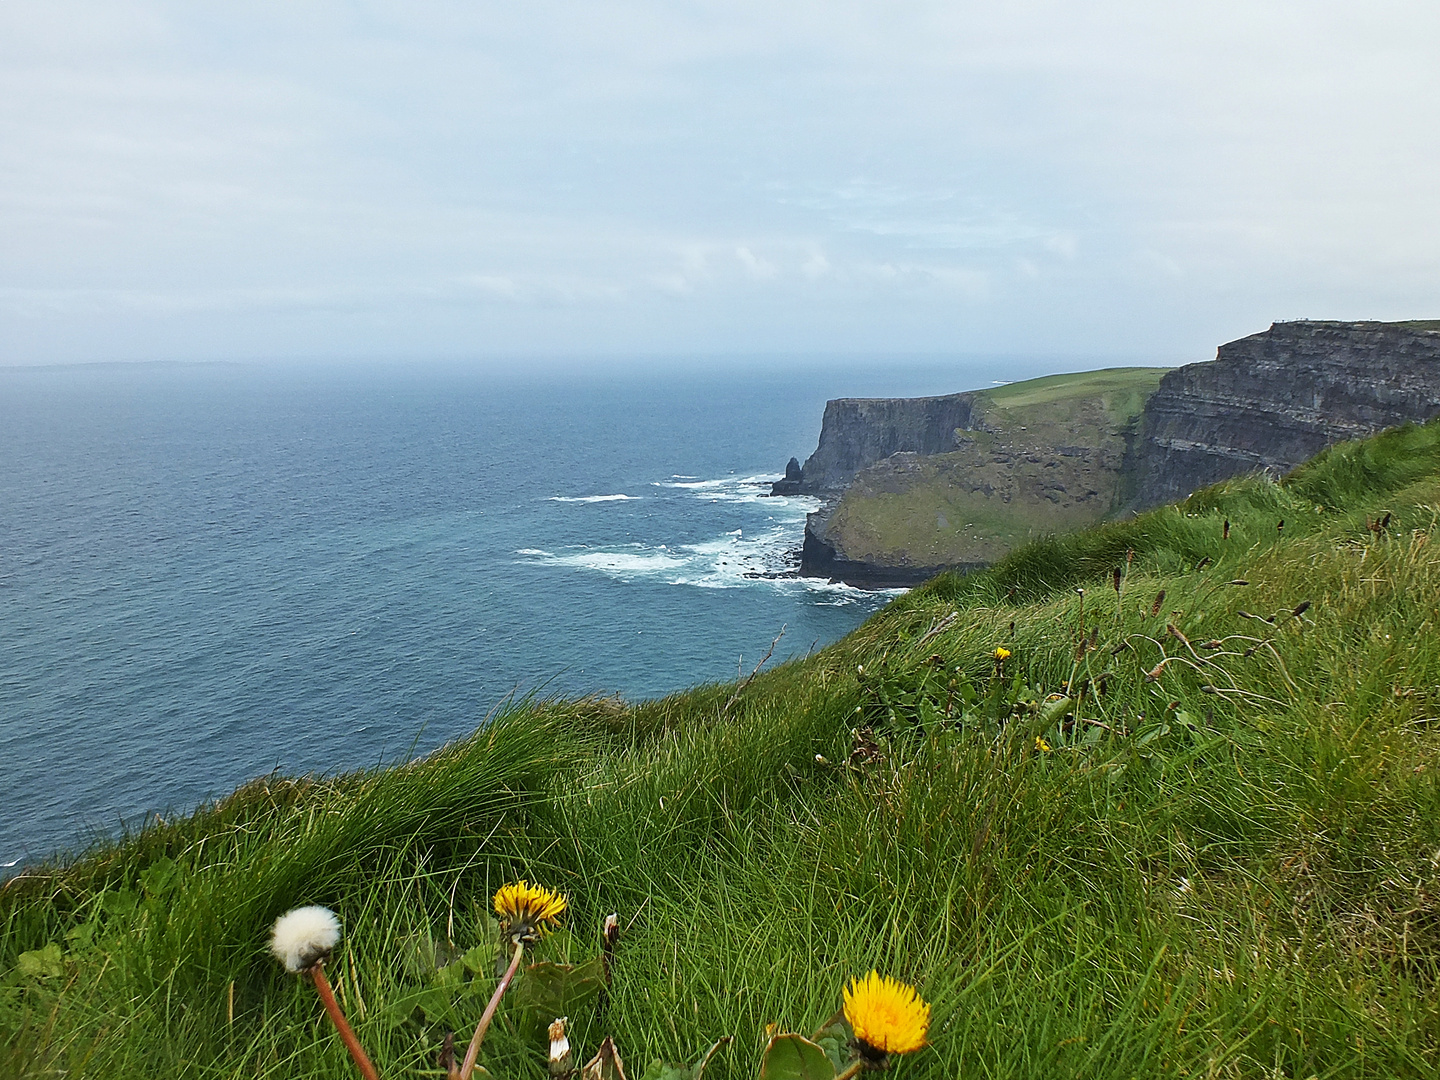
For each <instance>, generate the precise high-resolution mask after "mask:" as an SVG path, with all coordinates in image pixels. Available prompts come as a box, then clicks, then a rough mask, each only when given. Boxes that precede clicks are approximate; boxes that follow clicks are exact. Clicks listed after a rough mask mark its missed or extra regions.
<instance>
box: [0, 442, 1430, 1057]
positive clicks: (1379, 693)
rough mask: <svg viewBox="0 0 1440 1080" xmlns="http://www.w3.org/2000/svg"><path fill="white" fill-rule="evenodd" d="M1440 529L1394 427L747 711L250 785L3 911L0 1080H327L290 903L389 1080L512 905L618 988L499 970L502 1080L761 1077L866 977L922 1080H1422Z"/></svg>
mask: <svg viewBox="0 0 1440 1080" xmlns="http://www.w3.org/2000/svg"><path fill="white" fill-rule="evenodd" d="M1437 540H1440V426H1436V425H1431V426H1427V427H1424V428H1415V427H1410V428H1404V429H1400V430H1397V431H1393V432H1390V433H1387V434H1384V435H1381V436H1378V437H1377V438H1374V439H1371V440H1368V441H1366V442H1363V443H1358V444H1351V445H1345V446H1340V447H1335V448H1332V449H1331V450H1329V451H1327V452H1326V453H1325V454H1323V455H1322V456H1321V457H1320V458H1318V459H1317V460H1316V461H1314V462H1313V463H1311V464H1309V465H1307V466H1305V467H1304V468H1302V469H1300V470H1299V471H1297V472H1296V473H1295V474H1294V475H1292V476H1291V477H1289V478H1287V479H1286V480H1285V481H1284V482H1283V483H1280V484H1275V483H1269V482H1264V481H1259V480H1243V481H1234V482H1229V483H1226V484H1222V485H1220V486H1218V487H1216V488H1212V489H1208V490H1206V491H1202V492H1199V493H1198V494H1196V495H1195V496H1192V497H1191V499H1190V500H1189V501H1187V502H1186V503H1184V504H1182V505H1180V506H1178V507H1167V508H1164V509H1160V510H1156V511H1153V512H1151V513H1148V514H1145V515H1142V516H1140V517H1138V518H1136V519H1134V520H1131V521H1126V522H1123V523H1112V524H1109V525H1105V526H1102V527H1100V528H1097V529H1092V530H1090V531H1087V532H1083V533H1077V534H1074V535H1070V536H1065V537H1059V538H1055V539H1051V540H1047V541H1044V542H1040V543H1036V544H1032V545H1029V546H1027V547H1024V548H1022V549H1020V550H1019V551H1017V552H1015V553H1013V554H1012V555H1010V556H1009V557H1008V558H1006V559H1005V560H1004V561H1002V562H1001V563H999V564H997V565H996V566H995V567H993V568H992V569H991V570H990V571H988V572H986V573H984V574H979V575H975V576H972V577H967V578H960V577H954V576H946V577H942V578H940V579H937V580H936V581H934V582H933V583H931V584H930V585H928V586H926V587H924V588H921V589H918V590H915V591H914V592H912V593H910V594H908V595H906V596H904V597H902V598H901V599H899V600H897V601H896V602H894V603H892V604H891V605H890V606H888V607H887V608H886V609H885V610H883V611H882V612H880V613H879V614H877V615H876V616H875V617H874V618H872V619H871V620H870V621H869V622H868V623H866V625H865V626H863V627H862V628H861V629H860V630H858V631H856V632H855V633H854V634H852V635H850V636H849V637H848V638H846V639H844V640H843V641H841V642H839V643H837V644H836V645H834V646H832V647H830V648H828V649H825V650H823V651H821V652H819V653H817V654H815V655H812V656H810V657H808V658H806V659H805V660H803V661H796V662H793V663H790V664H787V665H784V666H782V667H779V668H777V669H775V670H773V671H769V672H766V673H764V674H762V675H760V676H759V677H758V678H755V679H754V680H753V681H750V682H748V683H745V684H741V685H724V686H713V685H707V686H699V687H696V688H695V689H693V690H691V691H689V692H686V693H683V694H678V695H675V696H672V697H668V698H664V699H661V700H655V701H646V702H641V703H637V704H628V703H625V702H620V701H614V700H581V701H539V700H532V701H525V702H515V703H511V704H509V705H507V706H505V707H503V708H501V709H500V710H499V711H498V712H497V714H496V715H495V716H494V717H493V718H492V719H491V720H490V721H489V723H488V724H486V725H484V726H483V727H482V728H481V729H480V730H478V731H477V732H476V734H475V735H474V736H473V737H472V738H470V739H468V740H466V741H464V742H461V743H458V744H456V745H453V746H450V747H447V748H445V749H444V750H442V751H439V752H437V753H436V754H433V755H431V756H430V757H428V758H426V759H424V760H421V761H417V762H414V763H411V764H408V765H404V766H402V767H399V768H395V769H390V770H383V771H376V772H369V773H362V774H353V775H346V776H340V777H334V778H328V779H317V778H298V779H286V778H281V777H269V778H265V779H263V780H258V781H256V782H254V783H252V784H250V785H248V786H246V787H245V788H243V789H241V790H240V791H238V792H236V793H235V794H234V795H233V796H231V797H230V798H229V799H227V800H225V801H224V802H222V803H220V804H218V805H216V806H213V807H209V808H207V809H205V810H203V811H202V812H200V813H198V814H196V815H193V816H190V817H186V818H182V819H177V820H172V821H167V822H161V823H156V824H152V825H151V826H148V827H147V828H146V829H145V830H144V831H143V832H141V833H139V834H138V835H136V836H133V837H131V838H129V839H127V840H125V841H124V842H121V843H118V844H115V845H113V846H109V847H104V848H100V849H97V850H96V851H94V852H92V853H91V854H89V855H88V856H86V857H85V858H83V859H80V860H79V861H77V862H75V863H73V864H71V865H68V866H60V867H54V868H49V869H43V868H42V869H38V870H32V871H30V872H27V873H26V874H25V875H24V876H22V877H20V878H18V879H16V880H14V881H12V882H10V883H9V884H8V885H7V886H6V887H5V888H4V889H3V891H0V968H3V971H4V975H3V976H0V1032H3V1038H0V1075H5V1076H37V1077H38V1076H54V1075H62V1074H63V1075H77V1076H78V1075H81V1074H83V1075H85V1076H87V1077H133V1076H141V1075H144V1076H166V1077H212V1076H216V1077H218V1076H225V1077H231V1076H234V1077H266V1078H280V1077H285V1078H294V1077H306V1078H308V1077H317V1078H318V1077H341V1076H349V1075H353V1073H352V1071H351V1066H350V1064H349V1062H348V1060H347V1059H346V1058H345V1056H344V1052H343V1050H342V1049H341V1048H340V1046H339V1043H338V1040H337V1039H336V1038H335V1036H334V1034H333V1032H332V1031H331V1030H330V1029H329V1028H328V1027H327V1026H324V1025H323V1024H322V1023H321V1022H320V1020H321V1018H320V1012H319V1005H318V1004H317V1002H316V999H315V995H314V994H313V993H312V992H309V991H308V990H307V988H306V987H305V986H302V985H299V984H297V982H296V980H295V979H294V978H293V977H291V976H287V975H284V974H283V973H282V972H281V971H280V970H279V968H278V966H277V965H276V964H275V963H274V961H273V960H271V959H270V958H269V957H268V956H267V955H266V951H265V938H266V934H267V931H268V928H269V926H270V923H271V922H272V920H273V919H274V918H275V916H276V915H277V914H278V913H280V912H281V911H283V910H285V909H286V908H289V907H291V906H293V905H296V904H301V903H323V904H326V905H329V906H331V907H333V908H334V909H335V910H336V911H337V912H338V913H339V914H340V916H341V918H342V919H343V921H344V924H345V929H346V937H345V939H344V941H343V942H342V944H341V946H340V950H339V952H338V953H337V954H336V956H335V958H334V960H333V961H332V962H331V965H330V977H331V979H332V981H333V982H334V983H335V985H336V987H337V994H338V995H339V996H340V998H341V999H342V1003H343V1004H344V1005H345V1006H346V1008H347V1009H348V1010H349V1012H350V1014H351V1018H352V1020H353V1021H354V1022H355V1025H356V1027H357V1029H358V1031H359V1034H360V1037H361V1039H362V1040H363V1041H364V1042H365V1044H366V1046H367V1047H368V1048H369V1050H370V1053H371V1055H372V1057H374V1058H375V1060H376V1062H377V1064H378V1065H379V1067H380V1070H381V1073H382V1075H385V1076H390V1077H397V1076H436V1075H441V1074H440V1073H438V1072H437V1071H436V1069H435V1065H434V1062H435V1052H436V1050H437V1048H438V1047H439V1045H440V1041H441V1039H442V1038H443V1037H444V1033H445V1031H446V1030H448V1029H453V1030H455V1031H456V1032H458V1033H459V1041H460V1042H461V1045H462V1046H463V1043H464V1040H465V1039H466V1038H467V1037H468V1035H469V1032H470V1028H471V1027H473V1026H474V1025H475V1023H476V1020H477V1018H478V1015H479V1012H480V1009H481V1007H482V1006H483V1003H484V1001H485V999H486V996H487V995H488V993H489V991H490V989H491V987H492V986H493V985H494V981H495V974H494V969H493V966H492V964H491V958H492V957H493V949H494V946H495V930H494V926H493V924H492V922H491V921H490V918H489V915H488V911H489V907H490V897H491V895H492V893H493V891H494V889H495V888H496V887H497V886H498V885H500V884H501V883H502V882H505V881H510V880H514V879H517V878H521V877H524V878H528V879H529V880H531V881H540V882H542V883H544V884H545V885H547V886H549V887H551V888H554V889H557V890H559V891H561V892H563V893H564V894H565V895H566V896H567V897H568V899H569V903H570V907H569V910H568V912H567V913H566V924H567V927H568V929H567V930H565V931H563V932H561V933H557V934H555V935H553V936H551V937H549V938H548V939H546V940H545V941H544V942H543V943H542V944H541V945H540V947H539V950H538V951H539V955H540V956H541V957H542V958H548V959H552V960H559V959H565V958H566V957H569V958H572V959H582V958H584V957H586V956H592V955H593V954H594V952H595V946H594V944H593V942H594V938H595V934H596V932H597V930H598V928H599V926H600V924H601V921H602V920H603V918H604V916H605V915H606V914H608V913H610V912H618V913H619V920H620V925H621V927H622V929H623V932H622V936H621V939H620V942H619V945H618V948H617V950H616V953H615V959H614V964H613V972H612V983H611V985H610V988H609V990H608V993H607V994H606V995H605V997H604V998H603V999H601V1000H596V999H594V998H592V999H590V1000H589V1003H588V1004H587V1003H583V1002H579V1001H576V1000H570V1001H566V1002H556V1001H553V1000H547V998H546V996H545V992H544V987H545V986H546V985H548V984H547V983H546V978H549V976H544V977H542V975H543V972H542V973H538V974H537V973H534V972H532V973H529V974H524V975H522V976H521V982H520V984H519V987H517V990H516V991H514V992H512V994H511V996H508V997H507V998H506V999H505V1002H504V1003H503V1004H502V1006H501V1010H500V1013H499V1017H498V1020H497V1022H496V1025H495V1027H494V1028H492V1029H491V1033H490V1035H489V1036H488V1037H487V1039H486V1042H485V1045H484V1048H483V1050H482V1054H481V1061H482V1062H483V1064H484V1065H485V1067H486V1068H487V1069H488V1070H489V1075H491V1076H493V1077H497V1078H502V1077H504V1078H516V1080H518V1078H529V1080H541V1078H542V1077H544V1076H545V1075H546V1072H545V1065H544V1052H545V1042H544V1037H543V1035H541V1034H538V1033H537V1030H536V1027H535V1024H536V1023H537V1022H540V1023H543V1022H546V1021H548V1019H550V1018H551V1016H550V1013H551V1012H553V1011H554V1010H555V1009H558V1008H561V1007H563V1008H566V1009H568V1010H570V1012H569V1015H570V1017H571V1028H570V1037H571V1040H572V1042H573V1043H575V1045H576V1051H577V1054H579V1055H580V1056H581V1057H582V1059H583V1058H587V1057H588V1056H589V1055H590V1054H591V1053H593V1052H594V1050H595V1047H596V1045H597V1044H598V1042H599V1040H600V1038H601V1037H602V1036H603V1035H605V1034H607V1033H609V1034H613V1035H614V1036H615V1038H616V1040H617V1042H618V1045H619V1048H620V1052H621V1053H622V1055H623V1056H624V1058H625V1060H626V1061H627V1062H628V1067H629V1069H630V1072H631V1075H632V1076H634V1077H639V1076H640V1075H641V1074H642V1073H645V1072H646V1065H647V1063H648V1062H651V1061H661V1060H663V1061H668V1062H687V1061H694V1060H695V1059H696V1057H697V1056H698V1055H699V1054H700V1053H701V1052H702V1051H703V1050H704V1049H705V1048H706V1047H708V1046H709V1045H710V1044H711V1043H712V1042H714V1041H715V1040H716V1039H718V1038H720V1037H721V1036H725V1035H734V1036H735V1041H734V1042H733V1043H732V1044H730V1045H729V1046H728V1047H727V1048H725V1049H723V1050H721V1051H720V1052H719V1053H718V1054H717V1056H716V1057H715V1059H714V1060H713V1061H712V1063H711V1065H710V1067H709V1071H708V1072H707V1074H706V1075H707V1076H712V1075H713V1077H715V1078H716V1080H727V1078H732V1077H733V1078H739V1077H753V1076H755V1075H756V1069H757V1064H758V1060H759V1055H760V1051H761V1047H762V1046H763V1043H764V1031H765V1026H766V1025H767V1024H771V1023H775V1024H778V1025H780V1030H782V1031H784V1030H795V1031H801V1032H806V1033H808V1032H810V1031H812V1030H814V1029H815V1028H818V1027H819V1026H820V1025H821V1024H822V1023H823V1022H824V1021H825V1019H826V1018H827V1017H829V1016H830V1015H831V1014H832V1012H833V1011H834V1010H835V1009H836V1008H837V1007H838V1006H839V1004H840V992H841V987H842V985H843V983H844V982H845V980H847V979H848V978H850V977H851V976H854V975H859V974H864V973H865V972H867V971H869V970H871V969H872V968H876V969H879V970H880V971H881V972H884V973H887V974H891V975H894V976H896V977H898V978H902V979H904V980H907V981H909V982H911V983H913V984H914V985H915V986H917V987H918V988H919V990H920V992H921V994H922V995H923V996H924V997H925V999H926V1000H927V1001H929V1002H930V1003H931V1006H932V1010H933V1011H932V1015H931V1022H930V1030H929V1046H928V1047H927V1048H926V1049H923V1050H921V1051H919V1052H918V1053H915V1054H913V1055H909V1056H907V1057H906V1058H905V1059H904V1061H903V1062H902V1063H901V1064H900V1065H899V1066H898V1067H897V1069H896V1072H895V1075H897V1076H901V1077H905V1078H912V1077H913V1078H932V1077H933V1078H936V1080H938V1078H941V1077H963V1076H997V1077H998V1076H1004V1077H1036V1078H1042V1077H1043V1078H1046V1080H1049V1078H1053V1077H1059V1076H1065V1077H1071V1076H1075V1077H1096V1078H1100V1077H1107V1078H1108V1077H1129V1076H1197V1077H1198V1076H1207V1077H1278V1076H1287V1077H1310V1076H1315V1077H1326V1078H1328V1077H1432V1076H1434V1075H1436V1073H1437V1070H1440V995H1437V993H1436V986H1437V979H1440V872H1437V865H1440V859H1437V854H1436V853H1437V851H1440V634H1437V633H1436V623H1437V620H1440V543H1437V542H1436V541H1437ZM1117 574H1118V576H1117ZM999 649H1003V650H1005V651H1006V652H1008V655H1007V656H1004V658H1003V659H1000V658H998V657H999V654H997V650H999ZM468 950H475V951H474V952H471V953H469V961H468V962H467V961H461V962H451V961H452V958H453V957H455V956H456V955H457V953H458V954H463V953H466V952H467V951H468ZM527 980H528V985H529V986H530V990H529V991H525V992H522V990H523V988H524V987H525V986H526V985H527ZM527 995H528V996H527ZM650 1075H651V1076H652V1077H671V1078H672V1080H678V1078H679V1077H682V1076H684V1075H687V1074H683V1073H679V1072H674V1073H673V1074H672V1073H671V1072H661V1071H656V1072H652V1073H651V1074H650Z"/></svg>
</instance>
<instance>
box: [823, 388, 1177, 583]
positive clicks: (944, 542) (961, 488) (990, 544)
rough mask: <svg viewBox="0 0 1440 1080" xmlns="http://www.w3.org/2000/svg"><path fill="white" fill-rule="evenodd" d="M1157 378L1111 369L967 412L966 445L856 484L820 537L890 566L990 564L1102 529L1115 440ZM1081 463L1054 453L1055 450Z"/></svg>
mask: <svg viewBox="0 0 1440 1080" xmlns="http://www.w3.org/2000/svg"><path fill="white" fill-rule="evenodd" d="M1166 370H1168V369H1164V368H1111V369H1107V370H1104V371H1087V372H1080V373H1077V374H1068V375H1050V376H1047V377H1045V378H1042V379H1031V380H1027V381H1025V382H1020V383H1012V384H1011V385H1009V386H1003V387H999V388H997V389H995V390H987V391H985V393H984V394H982V395H980V400H979V401H978V402H977V409H976V411H977V416H978V418H979V421H980V422H979V424H978V425H977V426H978V427H981V428H983V430H978V431H975V432H972V433H970V435H969V437H970V438H971V440H972V441H971V445H969V446H967V447H965V448H964V449H961V450H957V451H956V452H954V453H950V454H938V455H935V456H932V457H926V458H923V459H919V460H916V461H913V462H909V463H907V464H905V465H904V466H903V467H901V469H900V470H898V471H897V470H896V469H895V468H894V467H893V466H891V465H889V464H882V465H880V466H876V467H874V468H872V469H870V470H867V471H865V472H862V473H861V474H860V476H858V477H857V478H856V480H855V482H854V484H853V485H852V486H851V487H850V489H849V490H848V491H846V493H845V495H844V497H843V498H842V499H841V501H840V504H839V505H838V506H837V507H836V510H835V514H834V516H833V517H832V519H831V522H830V525H829V527H828V529H827V532H826V537H827V539H828V540H830V541H831V542H832V543H834V544H836V546H837V547H838V548H839V550H841V551H843V552H844V554H845V555H846V556H847V557H849V558H851V559H856V560H862V561H869V562H877V563H881V564H884V565H890V566H941V565H955V564H964V563H975V562H984V563H988V562H994V561H995V560H997V559H999V558H1001V557H1002V556H1003V555H1004V554H1005V553H1006V552H1008V551H1010V550H1012V549H1013V548H1015V547H1018V546H1019V545H1020V544H1023V543H1024V542H1026V541H1027V540H1032V539H1034V538H1036V537H1038V536H1043V535H1046V534H1048V533H1052V532H1065V531H1070V530H1073V529H1080V528H1084V527H1086V526H1089V525H1093V524H1095V523H1096V522H1099V521H1101V520H1103V519H1104V517H1105V516H1106V515H1107V514H1109V513H1110V512H1111V511H1112V510H1113V509H1114V506H1115V504H1116V502H1117V499H1118V497H1119V495H1120V491H1119V485H1120V467H1121V462H1122V458H1123V456H1124V452H1125V431H1126V428H1127V426H1128V425H1129V424H1130V423H1131V422H1132V421H1133V420H1134V419H1135V418H1136V417H1138V416H1139V414H1140V410H1141V409H1142V408H1143V407H1144V404H1145V399H1146V398H1147V397H1149V395H1150V394H1151V393H1152V392H1153V391H1154V390H1155V387H1156V386H1157V385H1158V384H1159V382H1160V378H1161V376H1162V375H1164V374H1165V371H1166ZM1077 446H1078V447H1085V448H1087V449H1088V450H1089V451H1090V453H1088V454H1076V453H1073V452H1070V453H1064V454H1061V453H1057V452H1056V449H1055V448H1057V447H1077Z"/></svg>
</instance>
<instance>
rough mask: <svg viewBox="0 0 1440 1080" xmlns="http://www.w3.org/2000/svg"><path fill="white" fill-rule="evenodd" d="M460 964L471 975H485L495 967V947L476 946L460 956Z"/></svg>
mask: <svg viewBox="0 0 1440 1080" xmlns="http://www.w3.org/2000/svg"><path fill="white" fill-rule="evenodd" d="M460 963H462V964H463V965H465V970H466V971H468V972H470V974H471V975H484V974H485V973H486V972H487V971H489V970H490V969H491V968H493V967H494V966H495V946H494V945H476V946H475V947H474V948H470V949H466V950H465V951H464V952H463V953H461V954H460Z"/></svg>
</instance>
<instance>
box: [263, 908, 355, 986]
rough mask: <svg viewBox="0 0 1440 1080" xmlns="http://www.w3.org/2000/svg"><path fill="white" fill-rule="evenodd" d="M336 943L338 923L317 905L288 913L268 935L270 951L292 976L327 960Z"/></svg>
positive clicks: (330, 913) (278, 920)
mask: <svg viewBox="0 0 1440 1080" xmlns="http://www.w3.org/2000/svg"><path fill="white" fill-rule="evenodd" d="M339 942H340V920H339V919H338V918H337V917H336V915H335V913H334V912H333V911H331V910H330V909H329V908H325V907H320V906H319V905H318V904H313V905H311V906H310V907H299V908H295V909H294V910H292V911H287V912H286V913H285V914H284V915H281V916H280V918H278V919H276V920H275V927H274V929H273V930H271V931H270V951H271V952H273V953H274V954H275V958H276V959H277V960H279V961H280V963H282V964H284V965H285V970H286V971H288V972H291V973H292V974H295V975H298V974H300V973H301V972H302V971H309V970H310V969H311V968H312V967H314V966H315V965H316V964H317V963H319V962H320V961H322V960H327V959H329V957H330V954H331V953H332V952H333V951H334V950H335V946H336V945H337V944H339Z"/></svg>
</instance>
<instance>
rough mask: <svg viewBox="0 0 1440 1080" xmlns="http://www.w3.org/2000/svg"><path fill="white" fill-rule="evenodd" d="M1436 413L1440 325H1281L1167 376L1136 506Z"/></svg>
mask: <svg viewBox="0 0 1440 1080" xmlns="http://www.w3.org/2000/svg"><path fill="white" fill-rule="evenodd" d="M1432 326H1433V327H1434V329H1430V328H1429V327H1432ZM1436 415H1440V324H1429V323H1410V324H1404V323H1398V324H1397V323H1375V322H1290V323H1276V324H1274V325H1273V326H1271V327H1270V329H1269V330H1266V331H1264V332H1263V333H1259V334H1252V335H1251V336H1249V337H1245V338H1241V339H1240V340H1238V341H1232V342H1229V343H1228V344H1226V345H1221V346H1220V348H1219V350H1218V351H1217V354H1216V357H1215V359H1214V360H1213V361H1210V362H1207V363H1200V364H1188V365H1186V366H1185V367H1182V368H1177V369H1175V370H1174V371H1172V372H1171V373H1170V374H1169V375H1167V376H1165V378H1164V379H1162V380H1161V381H1160V386H1159V388H1158V389H1157V390H1156V391H1155V393H1154V395H1153V396H1152V397H1151V398H1150V400H1149V401H1148V402H1147V403H1146V405H1145V413H1144V419H1143V422H1142V426H1141V438H1140V442H1139V445H1138V447H1137V453H1136V458H1135V461H1134V464H1133V466H1131V467H1132V468H1133V469H1134V471H1135V480H1136V492H1137V493H1136V497H1135V500H1134V503H1133V505H1134V507H1135V508H1136V509H1143V508H1146V507H1151V506H1158V505H1160V504H1161V503H1166V502H1171V501H1173V500H1175V499H1183V498H1184V497H1185V496H1187V495H1189V494H1190V493H1191V492H1192V491H1195V490H1197V489H1198V488H1202V487H1205V486H1207V485H1209V484H1213V483H1217V482H1218V481H1220V480H1225V479H1228V478H1230V477H1232V476H1238V475H1242V474H1245V473H1249V472H1254V471H1256V470H1262V469H1263V470H1267V471H1269V472H1271V473H1273V474H1275V475H1277V476H1278V475H1280V474H1283V473H1286V472H1289V471H1290V470H1291V469H1293V468H1294V467H1295V466H1297V465H1299V464H1300V463H1301V462H1302V461H1305V460H1307V459H1308V458H1311V457H1313V456H1314V455H1316V454H1318V453H1319V452H1320V451H1321V450H1323V449H1324V448H1325V447H1327V446H1329V445H1330V444H1331V443H1336V442H1342V441H1344V440H1346V439H1356V438H1361V437H1363V436H1366V435H1372V434H1374V433H1375V432H1377V431H1380V430H1382V429H1384V428H1387V427H1394V426H1396V425H1398V424H1403V423H1406V422H1410V421H1414V422H1423V421H1426V420H1429V419H1431V418H1432V417H1434V416H1436Z"/></svg>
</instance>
